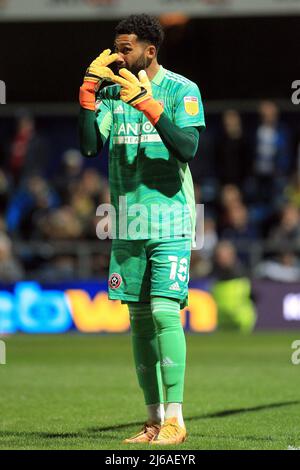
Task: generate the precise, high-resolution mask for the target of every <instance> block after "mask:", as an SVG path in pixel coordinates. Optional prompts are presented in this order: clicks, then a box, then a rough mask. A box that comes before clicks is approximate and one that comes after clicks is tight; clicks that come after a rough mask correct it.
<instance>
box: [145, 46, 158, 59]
mask: <svg viewBox="0 0 300 470" xmlns="http://www.w3.org/2000/svg"><path fill="white" fill-rule="evenodd" d="M156 54H157V50H156V47H155V46H153V45H150V46H148V47H147V49H146V55H147V57H148V58H149V59H154V57H156Z"/></svg>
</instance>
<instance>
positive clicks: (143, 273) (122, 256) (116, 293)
mask: <svg viewBox="0 0 300 470" xmlns="http://www.w3.org/2000/svg"><path fill="white" fill-rule="evenodd" d="M108 288H109V297H110V298H111V299H114V298H115V299H120V300H124V301H126V300H128V301H142V300H149V294H150V266H149V263H148V261H147V257H146V251H145V241H143V240H113V242H112V250H111V258H110V266H109V283H108ZM147 291H148V297H147V296H146V294H147ZM145 297H147V298H146V299H145Z"/></svg>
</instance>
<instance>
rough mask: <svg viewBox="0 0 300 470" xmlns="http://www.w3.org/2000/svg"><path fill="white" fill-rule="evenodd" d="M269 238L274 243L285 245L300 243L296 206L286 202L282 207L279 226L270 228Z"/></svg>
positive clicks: (299, 225)
mask: <svg viewBox="0 0 300 470" xmlns="http://www.w3.org/2000/svg"><path fill="white" fill-rule="evenodd" d="M269 240H270V242H272V243H274V244H277V245H286V246H290V244H291V243H292V244H293V243H300V217H299V210H298V209H297V207H295V206H293V205H292V204H287V205H286V206H285V207H284V208H283V210H282V213H281V218H280V223H279V226H277V227H276V226H275V227H274V228H273V229H272V230H271V232H270V235H269Z"/></svg>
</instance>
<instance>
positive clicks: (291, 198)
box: [284, 172, 300, 209]
mask: <svg viewBox="0 0 300 470" xmlns="http://www.w3.org/2000/svg"><path fill="white" fill-rule="evenodd" d="M284 196H285V199H286V201H287V202H288V203H289V204H292V205H294V206H295V207H297V208H298V209H300V172H297V173H295V174H294V175H293V176H292V178H291V180H290V182H289V184H288V185H287V186H286V188H285V191H284Z"/></svg>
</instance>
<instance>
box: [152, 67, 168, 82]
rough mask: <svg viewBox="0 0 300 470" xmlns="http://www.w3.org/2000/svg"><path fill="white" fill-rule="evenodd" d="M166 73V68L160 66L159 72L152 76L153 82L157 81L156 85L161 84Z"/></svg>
mask: <svg viewBox="0 0 300 470" xmlns="http://www.w3.org/2000/svg"><path fill="white" fill-rule="evenodd" d="M165 73H166V70H165V69H164V68H163V66H162V65H161V66H160V67H159V70H158V72H157V74H156V75H155V76H154V77H153V78H152V80H151V82H152V83H155V85H160V83H161V81H162V79H163V78H164V76H165Z"/></svg>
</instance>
